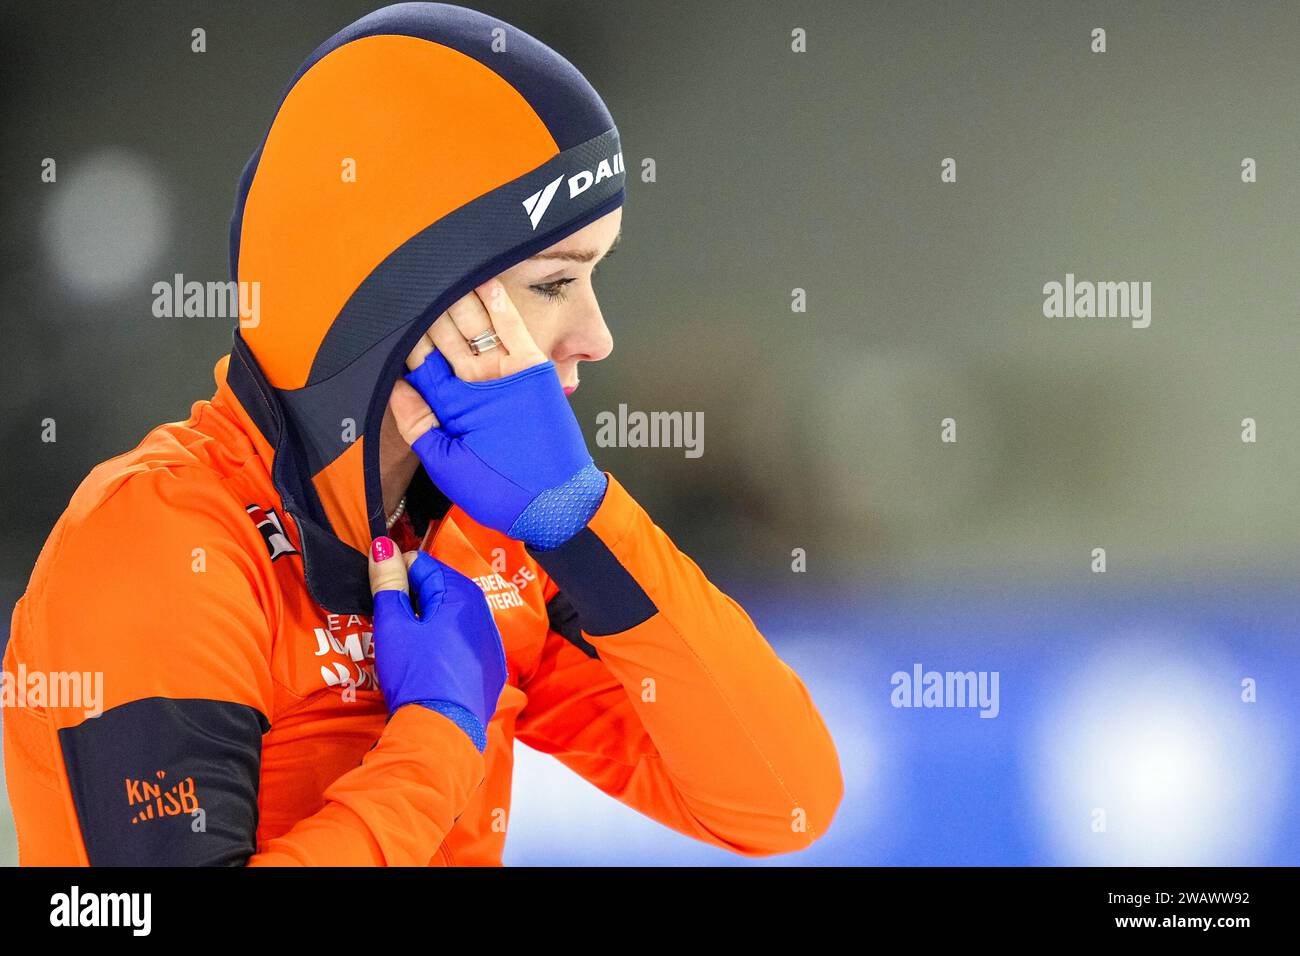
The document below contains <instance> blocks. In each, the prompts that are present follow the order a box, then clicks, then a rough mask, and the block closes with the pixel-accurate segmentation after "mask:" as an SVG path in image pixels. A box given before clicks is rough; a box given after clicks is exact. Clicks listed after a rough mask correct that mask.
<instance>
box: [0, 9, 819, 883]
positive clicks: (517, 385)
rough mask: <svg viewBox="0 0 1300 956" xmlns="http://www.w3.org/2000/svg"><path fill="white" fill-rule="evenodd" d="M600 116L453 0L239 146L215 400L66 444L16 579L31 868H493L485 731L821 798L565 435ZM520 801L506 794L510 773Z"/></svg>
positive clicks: (605, 168)
mask: <svg viewBox="0 0 1300 956" xmlns="http://www.w3.org/2000/svg"><path fill="white" fill-rule="evenodd" d="M624 181H625V172H624V163H623V156H622V152H621V148H620V145H619V138H618V131H617V129H616V127H615V126H614V123H613V121H612V119H611V117H610V114H609V112H608V110H607V109H606V106H605V104H604V103H603V102H602V100H601V99H600V97H599V96H598V95H597V94H596V92H595V91H594V90H593V89H592V88H591V86H590V85H589V84H588V83H587V81H586V80H585V79H584V77H583V76H582V75H581V74H580V73H579V72H578V71H577V70H576V69H575V68H574V67H573V66H572V65H571V64H570V63H569V62H568V61H567V60H565V59H563V58H562V57H561V56H559V55H558V54H556V53H555V52H553V51H552V50H551V49H549V48H548V47H546V46H544V45H543V44H541V43H540V42H538V41H537V40H535V39H533V38H532V37H530V36H528V35H526V34H524V33H521V32H520V31H518V30H516V29H514V28H512V27H510V26H508V25H507V24H504V23H502V22H501V21H499V20H496V19H493V18H491V17H487V16H484V15H481V14H478V13H475V12H473V11H470V10H466V9H463V8H460V7H454V6H449V5H444V4H434V3H405V4H399V5H397V6H392V7H387V8H384V9H382V10H379V11H377V12H375V13H372V14H370V15H368V16H366V17H364V18H362V19H361V20H359V21H357V22H356V23H354V24H352V25H351V26H349V27H347V28H346V29H344V30H343V31H342V32H341V33H339V34H337V35H336V36H334V37H333V38H331V39H330V40H329V41H327V42H326V43H325V44H324V45H323V46H321V47H320V48H319V49H317V50H316V52H315V53H313V54H312V56H311V57H310V58H309V59H308V60H307V62H306V63H305V64H304V65H303V66H302V68H301V69H300V70H299V71H298V73H297V75H296V76H295V77H294V79H293V80H292V82H291V83H290V85H289V87H288V89H287V92H286V93H285V95H284V97H283V99H282V101H281V103H280V104H279V107H278V109H277V110H276V113H275V116H274V119H273V121H272V123H271V125H270V128H269V130H268V132H267V134H266V136H265V139H264V140H263V142H262V143H261V144H260V145H259V146H258V148H257V149H256V151H255V152H254V154H253V156H252V158H251V160H250V161H249V163H248V165H247V167H246V169H245V171H244V174H243V177H242V180H241V182H240V184H239V189H238V193H237V197H236V203H235V212H234V217H233V221H232V226H231V235H230V245H231V269H232V274H233V279H234V280H235V281H237V282H240V283H249V282H256V283H258V284H259V288H260V315H259V316H258V318H257V321H248V322H243V323H241V325H242V327H241V328H240V329H239V330H238V331H237V332H236V333H235V336H234V342H233V347H232V349H231V352H230V354H229V355H227V356H224V357H222V358H221V360H220V361H219V362H218V363H217V365H216V370H215V378H216V393H215V395H213V397H212V398H211V399H210V400H206V401H199V402H196V403H195V405H194V406H193V409H192V413H191V416H190V418H189V419H188V420H187V421H185V422H173V423H169V424H164V425H160V426H159V427H157V428H155V429H154V430H153V431H151V432H150V433H149V434H148V435H147V436H146V437H145V438H144V440H143V441H142V442H141V443H140V445H139V446H137V447H136V448H135V449H134V450H132V451H130V452H127V453H126V454H124V455H120V456H118V457H116V458H113V459H111V460H109V461H107V462H104V463H103V464H101V465H99V466H98V467H96V468H95V469H94V470H93V471H92V472H91V473H90V475H89V476H88V477H87V478H86V480H85V481H84V482H83V483H82V484H81V486H80V487H79V488H78V489H77V491H76V493H75V494H74V496H73V497H72V500H71V502H70V503H69V505H68V508H67V510H66V512H65V513H64V514H63V516H62V517H61V518H60V520H59V522H58V524H57V525H56V526H55V528H54V530H53V532H52V533H51V535H50V538H49V540H48V542H47V543H46V545H45V547H44V549H43V551H42V553H41V555H40V558H39V560H38V561H37V564H36V567H35V570H34V572H33V574H32V577H31V581H30V583H29V585H28V587H27V589H26V592H25V594H24V596H23V598H22V599H21V600H20V602H19V603H18V605H17V607H16V608H15V610H14V618H13V628H12V634H11V639H10V641H9V645H8V648H7V651H6V654H5V660H4V666H5V670H6V671H7V672H9V673H15V672H17V671H18V670H19V669H20V668H21V669H22V670H24V671H25V672H27V673H36V672H40V673H51V674H54V673H77V674H97V675H102V679H103V701H102V707H101V708H100V710H101V711H102V712H98V713H87V711H86V709H85V708H82V707H77V706H75V704H74V703H73V702H69V701H50V705H49V706H46V707H24V708H15V709H11V710H8V711H7V712H6V714H5V718H4V722H3V723H4V754H5V770H6V775H7V778H8V787H9V794H10V798H11V803H12V805H13V811H14V817H15V820H16V824H17V831H18V839H19V847H20V857H21V859H20V862H21V863H23V864H25V865H56V866H65V865H213V864H217V865H231V866H244V865H249V866H286V865H293V866H297V865H304V866H314V865H334V866H338V865H349V866H350V865H388V866H429V865H495V864H499V863H500V862H501V858H502V850H503V847H504V844H505V839H506V832H507V829H508V822H509V816H510V799H511V767H512V752H513V747H514V742H515V741H516V740H519V741H522V742H523V743H525V744H527V745H529V746H530V747H533V748H535V749H537V750H540V751H542V752H545V753H548V754H552V755H554V757H555V758H556V759H558V760H559V761H561V762H562V763H563V764H565V765H566V766H567V767H569V768H570V769H571V770H573V771H574V772H575V773H577V774H579V775H581V776H582V777H584V778H586V779H587V780H589V781H590V782H591V783H593V784H594V785H595V786H596V787H598V788H600V789H601V790H603V791H604V792H605V793H607V794H609V795H611V796H613V797H615V798H617V799H618V800H621V801H622V802H624V803H626V804H628V805H629V806H631V807H634V808H635V809H637V810H639V811H640V812H642V813H644V814H646V815H647V816H649V817H651V818H653V819H655V820H658V821H660V822H661V823H663V824H664V825H666V826H668V827H671V828H673V829H674V830H678V831H680V832H682V833H685V834H688V835H690V836H692V837H694V838H696V839H698V840H702V841H704V842H707V843H710V844H713V845H715V846H719V847H724V848H726V849H728V850H731V851H733V852H735V853H739V854H745V855H753V856H758V855H766V854H775V853H783V852H788V851H793V850H798V849H801V848H803V847H806V846H808V845H809V844H810V843H812V842H813V841H814V840H816V839H818V838H819V837H821V836H822V834H824V833H825V832H826V830H827V827H828V826H829V825H830V822H831V819H832V817H833V816H834V813H835V811H836V808H837V806H838V804H839V801H840V798H841V795H842V782H841V776H840V768H839V762H838V757H837V755H836V751H835V747H834V743H833V742H832V740H831V738H830V735H829V734H828V732H827V730H826V727H825V725H824V723H823V722H822V719H821V717H820V715H819V714H818V712H817V710H816V708H815V706H814V704H813V702H812V700H811V698H810V697H809V695H808V692H807V690H806V689H805V687H804V685H803V683H802V682H801V681H800V679H799V677H798V676H797V675H796V674H795V673H794V672H793V671H792V670H791V669H790V668H789V667H788V666H786V665H785V664H784V663H783V662H782V661H781V660H780V659H779V658H778V657H777V656H776V654H775V653H774V652H773V651H772V649H771V648H770V647H769V645H768V644H767V642H766V641H765V640H764V638H763V636H762V635H761V634H760V633H759V632H758V630H757V629H756V628H755V627H754V625H753V623H752V622H751V621H750V619H749V617H748V616H747V615H746V614H745V612H744V610H743V609H742V608H741V607H740V606H739V605H738V604H737V603H736V602H735V601H733V600H732V599H731V598H729V597H727V595H725V594H724V593H723V592H722V591H720V590H719V589H718V588H717V587H715V586H714V585H713V584H712V583H711V582H710V581H709V580H708V579H707V578H706V577H705V575H704V574H703V573H702V572H701V571H700V569H699V568H698V567H697V566H696V565H695V564H694V563H693V562H692V561H691V560H690V559H689V558H688V557H687V556H686V555H684V554H683V553H682V552H681V551H679V550H678V549H677V547H676V546H675V545H674V544H673V542H672V540H671V539H670V538H669V537H668V535H667V534H666V533H665V532H664V531H663V530H661V529H660V528H659V527H657V526H656V525H655V524H654V522H653V521H652V520H651V518H650V517H649V515H647V514H646V512H645V511H644V510H643V509H642V508H641V507H640V505H638V504H637V502H636V501H635V500H633V498H632V497H631V495H629V493H628V492H627V490H625V489H624V488H623V486H622V485H621V484H619V482H618V481H617V479H615V478H614V477H613V476H612V475H610V474H608V473H607V472H604V471H602V470H600V469H599V468H597V467H596V465H595V464H594V462H593V461H592V458H591V456H590V454H589V453H588V450H587V447H586V444H585V442H584V439H583V436H582V433H581V430H580V429H579V427H578V423H577V420H576V418H575V416H574V414H573V412H572V410H571V409H570V406H569V398H568V396H569V395H570V394H571V393H572V392H573V390H574V389H576V388H577V387H578V371H579V368H580V366H581V365H582V364H583V363H584V362H597V361H599V360H600V359H602V358H604V357H605V356H606V355H608V354H609V352H610V349H611V348H612V339H611V335H610V331H609V328H608V327H607V325H606V323H605V321H604V318H603V317H602V315H601V311H600V308H599V306H598V304H597V301H596V296H595V293H594V291H593V288H592V274H593V271H594V269H595V267H596V264H597V263H598V262H599V261H600V260H601V259H602V257H604V256H605V255H607V254H608V253H609V251H610V249H611V248H612V247H613V246H614V244H615V243H616V242H617V240H618V236H619V233H620V229H621V224H622V214H623V211H622V206H623V201H624ZM521 798H522V799H527V794H526V793H525V794H522V795H521Z"/></svg>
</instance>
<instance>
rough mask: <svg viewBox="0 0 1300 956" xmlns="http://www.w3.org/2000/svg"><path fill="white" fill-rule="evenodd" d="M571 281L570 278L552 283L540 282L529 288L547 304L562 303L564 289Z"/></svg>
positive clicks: (564, 294)
mask: <svg viewBox="0 0 1300 956" xmlns="http://www.w3.org/2000/svg"><path fill="white" fill-rule="evenodd" d="M573 281H574V280H573V279H572V278H568V279H556V280H555V281H554V282H542V283H539V284H537V285H534V286H529V288H530V289H532V290H533V291H534V292H536V293H537V294H538V295H540V296H541V297H542V298H543V299H546V300H547V301H548V302H562V301H564V298H565V296H566V293H565V291H564V287H565V286H566V285H568V284H569V283H570V282H573Z"/></svg>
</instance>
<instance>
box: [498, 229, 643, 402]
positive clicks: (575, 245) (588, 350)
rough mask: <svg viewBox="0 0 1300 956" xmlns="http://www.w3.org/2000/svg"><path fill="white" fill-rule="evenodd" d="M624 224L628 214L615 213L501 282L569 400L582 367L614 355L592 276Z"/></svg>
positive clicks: (518, 267) (504, 276)
mask: <svg viewBox="0 0 1300 956" xmlns="http://www.w3.org/2000/svg"><path fill="white" fill-rule="evenodd" d="M622 223H623V210H622V209H621V208H620V209H615V210H614V211H613V212H611V213H609V214H608V215H605V216H602V217H601V218H599V219H597V220H596V221H595V222H592V223H589V224H588V225H586V226H584V227H583V228H582V229H579V230H578V231H577V232H575V233H574V234H573V235H571V236H569V237H568V238H566V239H564V240H562V241H560V242H557V243H556V244H555V245H553V246H550V247H548V248H546V249H544V250H542V251H541V252H539V253H537V255H535V256H533V257H532V258H531V259H525V260H524V261H523V262H521V263H519V264H518V265H516V266H513V267H512V268H510V269H507V270H506V271H505V272H503V273H501V274H500V275H498V276H497V278H498V279H500V280H501V282H502V283H503V284H504V285H505V287H506V292H507V294H508V295H509V296H510V300H511V301H512V302H513V303H514V304H515V307H516V308H517V309H518V310H519V314H520V315H521V316H522V317H523V320H524V325H525V326H526V327H527V328H528V331H529V332H530V333H532V336H533V340H534V341H535V342H536V343H537V347H538V348H539V349H541V351H542V354H543V355H545V356H546V357H547V358H549V359H550V360H551V361H553V362H554V363H555V368H556V371H558V372H559V375H560V382H561V384H563V385H564V391H565V394H572V392H573V390H574V389H576V388H577V387H578V363H579V362H599V361H600V360H601V359H603V358H604V357H605V356H607V355H608V354H609V353H610V352H611V351H613V348H614V339H613V337H612V336H611V335H610V334H609V328H608V326H606V325H605V319H604V317H603V316H602V315H601V314H600V305H599V304H598V303H597V302H596V290H595V289H594V288H593V286H592V274H593V273H594V272H595V270H596V265H597V264H598V263H599V262H600V261H601V259H603V258H604V257H605V256H607V255H608V254H609V252H610V250H611V249H612V248H613V246H614V244H615V242H616V241H617V239H618V233H619V228H620V227H621V225H622Z"/></svg>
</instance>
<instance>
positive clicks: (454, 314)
mask: <svg viewBox="0 0 1300 956" xmlns="http://www.w3.org/2000/svg"><path fill="white" fill-rule="evenodd" d="M447 314H448V315H449V316H451V321H452V324H454V325H455V326H456V329H457V330H458V331H459V332H460V334H461V337H462V338H463V339H465V341H466V342H468V341H469V340H470V339H472V338H474V336H476V335H482V334H483V333H484V332H490V331H492V317H491V316H490V315H488V310H487V307H486V306H485V305H484V304H483V300H482V299H480V298H479V297H478V295H477V294H475V293H474V292H469V293H467V294H465V295H463V296H461V297H460V298H459V299H457V300H456V301H455V302H453V303H452V304H451V305H450V306H449V307H448V309H447ZM466 347H467V348H468V346H466Z"/></svg>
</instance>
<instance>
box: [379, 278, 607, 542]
mask: <svg viewBox="0 0 1300 956" xmlns="http://www.w3.org/2000/svg"><path fill="white" fill-rule="evenodd" d="M470 298H471V297H470V296H466V297H465V298H464V299H462V300H461V301H460V302H459V303H457V306H459V308H458V307H457V306H453V307H452V309H449V310H448V312H447V314H446V315H444V316H442V317H441V318H440V319H439V320H438V321H437V322H435V323H434V326H433V328H432V329H430V331H429V333H428V334H427V335H426V336H425V338H424V339H422V340H421V343H420V344H419V345H418V346H417V347H416V349H415V350H413V351H412V353H411V356H410V358H409V359H408V365H410V366H411V372H410V373H409V374H408V375H407V376H406V382H407V383H409V385H410V386H411V387H412V389H413V390H414V391H415V392H416V393H418V394H417V395H414V396H413V395H411V394H409V393H408V392H406V391H405V390H402V389H395V390H394V393H393V398H392V402H391V404H392V406H393V411H394V417H395V418H396V419H397V422H398V430H399V431H400V432H401V434H402V437H403V438H404V439H406V440H407V441H408V442H410V444H411V448H412V449H413V450H414V451H415V453H416V455H418V456H419V458H420V461H421V463H422V464H423V465H424V468H425V471H427V472H428V473H429V477H430V478H432V479H433V482H434V484H436V485H437V486H438V487H439V488H440V489H441V490H442V492H443V494H445V495H446V496H447V497H448V498H450V499H451V500H452V501H453V502H455V503H456V504H457V505H459V506H460V507H461V508H462V509H464V511H465V512H466V513H467V514H469V516H470V517H471V518H473V519H474V520H475V521H477V522H479V523H480V524H482V525H484V526H485V527H489V528H494V529H496V530H497V531H500V532H501V533H502V534H505V535H508V536H509V537H512V538H515V539H517V540H520V541H523V542H525V543H526V544H529V545H531V546H533V547H535V548H539V549H543V550H546V549H550V548H555V547H558V546H559V545H561V544H563V543H564V542H565V541H567V540H569V538H571V537H572V536H573V535H574V534H576V533H577V532H578V531H580V530H581V529H582V528H583V527H584V526H585V525H586V524H587V522H588V521H589V520H591V516H592V515H593V514H595V512H596V509H597V508H599V507H600V503H601V501H602V499H603V498H604V495H605V488H606V486H607V483H608V480H607V479H606V477H605V474H604V473H603V472H601V471H600V470H599V469H597V468H596V466H595V464H594V463H593V462H592V460H591V454H590V453H589V452H588V451H587V444H586V441H585V440H584V439H583V437H582V429H581V428H580V427H578V420H577V419H576V418H575V417H574V415H573V409H572V408H571V407H570V406H569V400H568V397H567V396H566V395H565V394H564V389H563V387H561V385H560V378H559V375H558V374H557V372H556V370H555V363H554V362H551V361H550V360H548V359H547V358H546V357H545V356H544V355H543V354H542V352H541V350H540V349H538V348H537V345H536V343H535V342H534V341H533V338H532V336H531V335H530V334H529V333H528V330H527V328H526V327H525V326H524V322H523V319H522V318H521V317H520V315H519V312H518V310H517V309H516V308H515V306H514V303H512V302H511V301H510V297H509V296H508V295H507V294H506V291H505V287H504V286H502V285H501V283H500V282H499V281H497V280H495V279H494V280H492V281H491V282H488V283H485V284H484V285H482V286H480V287H479V288H478V289H477V290H475V293H474V296H473V299H474V302H476V303H477V305H475V304H474V302H470V301H469V300H470ZM489 331H491V332H495V333H496V335H497V336H498V337H499V338H500V340H501V344H500V345H497V346H496V347H495V348H492V349H490V350H488V351H485V352H483V353H482V354H479V355H475V354H474V353H473V352H472V351H471V349H470V347H469V342H468V339H470V338H473V337H475V336H477V335H479V334H480V333H483V332H489ZM435 346H436V348H435ZM502 353H505V354H502ZM424 409H428V411H427V412H426V411H424Z"/></svg>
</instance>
